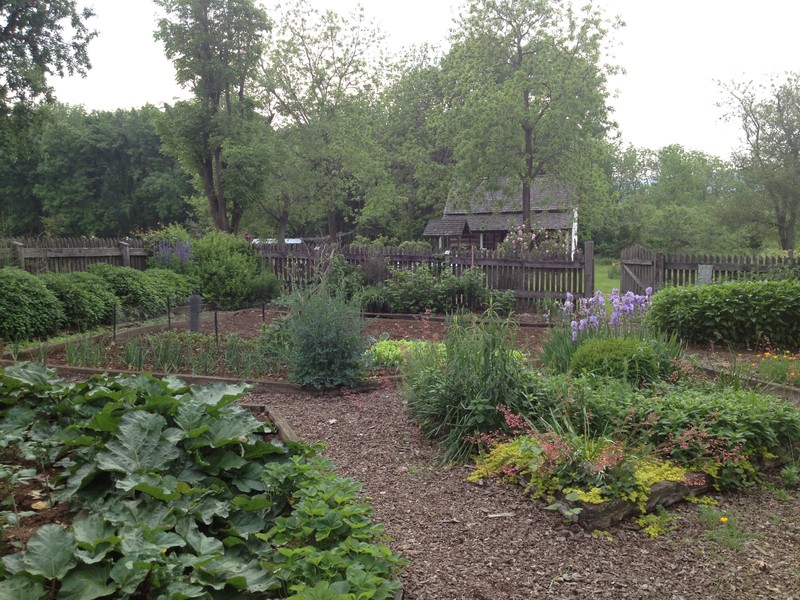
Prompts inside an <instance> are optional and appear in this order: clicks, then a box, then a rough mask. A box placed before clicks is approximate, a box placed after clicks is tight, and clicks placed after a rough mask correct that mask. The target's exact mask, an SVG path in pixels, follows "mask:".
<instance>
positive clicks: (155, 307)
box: [89, 263, 167, 318]
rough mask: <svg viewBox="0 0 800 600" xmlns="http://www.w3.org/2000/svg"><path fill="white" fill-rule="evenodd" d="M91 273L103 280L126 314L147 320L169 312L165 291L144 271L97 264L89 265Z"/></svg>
mask: <svg viewBox="0 0 800 600" xmlns="http://www.w3.org/2000/svg"><path fill="white" fill-rule="evenodd" d="M89 272H90V273H93V274H95V275H99V276H100V277H102V278H103V280H104V281H105V282H106V283H107V284H108V286H109V288H110V289H111V291H112V292H113V293H114V295H115V296H116V297H117V298H118V299H119V301H120V304H121V305H122V309H123V310H124V311H125V313H126V314H128V315H131V316H134V317H143V318H147V317H154V316H156V315H161V314H165V313H166V312H167V300H166V297H165V296H163V295H162V293H163V289H162V288H161V286H159V285H158V284H157V283H155V282H154V281H153V280H152V279H150V278H148V277H147V276H146V275H145V274H144V272H143V271H138V270H136V269H133V268H131V267H115V266H113V265H109V264H105V263H97V264H94V265H89Z"/></svg>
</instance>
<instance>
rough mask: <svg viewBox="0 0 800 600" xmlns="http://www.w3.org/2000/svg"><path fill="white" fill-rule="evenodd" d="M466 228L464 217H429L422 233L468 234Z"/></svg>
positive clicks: (437, 234) (434, 234) (433, 234)
mask: <svg viewBox="0 0 800 600" xmlns="http://www.w3.org/2000/svg"><path fill="white" fill-rule="evenodd" d="M469 229H471V228H467V219H466V217H444V218H442V219H431V220H430V221H428V224H427V225H426V226H425V232H424V233H423V234H422V235H432V236H439V235H453V236H462V235H469Z"/></svg>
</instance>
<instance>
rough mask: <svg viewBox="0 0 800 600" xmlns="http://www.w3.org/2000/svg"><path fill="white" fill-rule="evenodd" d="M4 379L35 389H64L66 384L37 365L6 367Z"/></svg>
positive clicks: (52, 373)
mask: <svg viewBox="0 0 800 600" xmlns="http://www.w3.org/2000/svg"><path fill="white" fill-rule="evenodd" d="M4 375H5V377H7V378H8V379H12V380H14V381H16V382H18V383H22V384H24V385H27V386H30V387H31V388H33V389H34V390H36V389H48V390H50V389H52V390H53V391H56V390H57V389H58V388H65V387H66V383H65V382H64V381H63V380H61V379H59V378H58V376H57V375H56V372H55V371H53V370H52V369H48V368H47V367H45V366H44V365H41V364H38V363H29V362H22V363H16V364H13V365H10V366H8V367H6V370H5V374H4Z"/></svg>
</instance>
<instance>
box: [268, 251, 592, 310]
mask: <svg viewBox="0 0 800 600" xmlns="http://www.w3.org/2000/svg"><path fill="white" fill-rule="evenodd" d="M257 252H258V254H259V256H260V257H261V260H262V261H263V264H264V265H265V266H267V267H269V269H271V270H272V271H273V272H274V273H275V275H276V276H277V277H278V279H279V280H280V281H281V283H282V284H283V286H284V287H285V288H286V289H291V288H292V287H293V286H294V285H295V284H297V283H300V282H305V281H308V280H309V279H310V278H312V277H313V276H314V274H315V272H316V271H317V269H319V268H323V265H325V264H326V263H327V261H328V260H329V259H330V257H331V256H332V255H333V254H334V253H337V252H338V253H339V254H340V255H341V256H342V257H343V258H344V260H346V261H347V262H348V263H349V264H351V265H354V266H360V267H362V268H363V270H364V272H365V274H366V275H367V278H368V279H372V280H375V281H378V280H382V279H385V278H386V277H387V276H388V275H389V273H390V267H391V268H392V269H418V268H421V267H427V268H430V269H431V270H432V271H434V272H441V271H443V270H445V271H449V272H451V273H453V274H454V275H460V274H461V273H463V272H464V271H465V270H466V269H470V268H475V269H479V270H480V271H481V272H482V273H483V274H484V277H485V281H486V286H487V287H488V288H489V289H492V290H498V291H506V290H508V291H511V292H512V293H513V294H514V296H515V297H516V298H517V311H522V310H530V309H533V308H534V306H535V303H536V301H537V300H539V299H544V298H548V299H555V300H563V299H565V298H566V295H567V292H570V293H572V294H574V295H576V296H586V295H591V294H592V293H593V290H594V245H593V243H592V242H586V246H585V249H584V253H583V254H582V255H579V256H575V257H570V256H560V257H548V258H543V257H541V256H536V255H520V254H513V253H504V252H501V251H493V250H476V249H467V250H452V251H448V252H444V253H442V252H441V251H434V250H404V249H401V248H394V247H384V248H368V249H365V248H349V247H345V248H343V249H341V250H335V249H333V248H321V249H316V250H313V249H311V248H296V247H288V246H275V245H263V246H260V247H258V248H257Z"/></svg>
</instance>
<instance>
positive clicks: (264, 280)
mask: <svg viewBox="0 0 800 600" xmlns="http://www.w3.org/2000/svg"><path fill="white" fill-rule="evenodd" d="M280 295H281V282H280V281H278V278H277V277H276V276H275V274H274V273H270V272H262V273H259V274H258V275H256V276H255V277H253V279H252V280H251V281H250V299H251V300H252V301H254V302H271V301H272V300H273V299H275V298H277V297H278V296H280Z"/></svg>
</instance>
